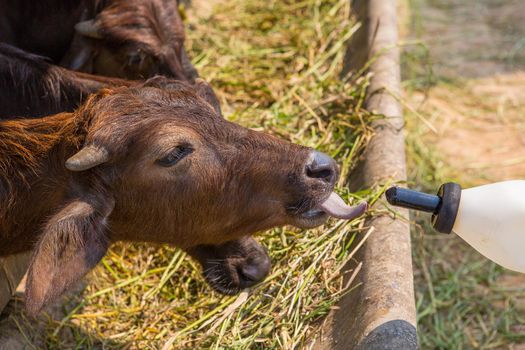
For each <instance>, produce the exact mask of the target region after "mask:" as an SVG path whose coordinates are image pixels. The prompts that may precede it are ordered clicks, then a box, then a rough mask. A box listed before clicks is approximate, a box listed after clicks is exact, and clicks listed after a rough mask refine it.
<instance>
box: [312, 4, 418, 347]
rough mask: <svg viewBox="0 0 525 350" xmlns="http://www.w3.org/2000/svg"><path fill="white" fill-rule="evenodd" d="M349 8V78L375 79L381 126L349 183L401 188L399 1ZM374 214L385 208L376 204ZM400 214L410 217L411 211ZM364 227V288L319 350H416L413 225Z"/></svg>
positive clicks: (335, 318) (326, 331)
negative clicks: (352, 74) (354, 26)
mask: <svg viewBox="0 0 525 350" xmlns="http://www.w3.org/2000/svg"><path fill="white" fill-rule="evenodd" d="M352 8H353V11H352V12H353V14H354V15H356V16H357V17H358V20H359V21H360V22H361V28H360V29H359V31H358V32H357V33H356V35H355V36H354V37H353V38H352V41H351V42H350V44H349V47H348V50H347V56H346V57H347V59H346V64H345V71H350V70H352V71H359V70H362V69H364V68H366V70H367V71H368V72H370V73H372V76H371V80H370V86H369V88H368V91H367V95H368V96H367V99H366V108H367V109H368V110H369V111H371V112H374V113H377V114H381V115H383V116H384V118H382V119H380V120H378V121H376V122H374V124H373V125H372V126H373V128H374V131H375V134H374V137H373V139H372V140H371V142H370V144H369V146H368V148H367V150H366V152H365V155H364V160H363V162H362V163H361V164H360V165H359V166H358V169H357V170H356V171H355V173H354V174H353V177H352V178H351V179H350V183H351V186H352V187H354V188H355V189H357V188H360V187H373V186H376V185H381V184H385V183H387V182H403V181H405V180H406V164H405V148H404V137H403V124H404V120H403V115H402V109H401V107H400V105H399V103H398V101H397V100H396V98H395V97H394V96H393V94H394V95H398V96H399V95H400V92H401V84H400V68H399V49H398V47H397V44H398V34H397V14H396V10H397V8H396V1H395V0H354V1H352ZM367 64H368V66H366V65H367ZM343 73H346V72H343ZM374 209H378V210H381V209H384V206H383V205H382V204H381V203H377V204H376V205H375V207H374ZM384 212H385V213H386V211H384ZM399 213H400V214H401V215H402V216H405V217H408V211H406V210H400V211H399ZM367 225H368V226H373V227H374V228H375V231H374V233H372V235H370V237H369V238H368V239H367V241H366V242H365V243H364V245H363V247H362V248H361V249H360V251H359V253H358V254H357V255H358V256H357V257H356V259H357V260H358V261H361V262H362V263H363V266H362V269H361V271H360V272H359V274H358V278H357V281H358V282H360V284H361V285H360V286H359V287H358V288H357V289H356V290H355V291H353V292H351V293H349V294H347V295H346V296H345V297H343V299H342V300H341V301H340V302H339V304H338V309H336V310H334V311H332V312H331V313H330V315H329V316H328V319H327V320H326V322H325V324H324V327H323V329H322V335H321V337H320V339H319V340H318V341H317V343H316V344H315V346H314V348H315V349H317V350H321V349H337V350H339V349H340V350H343V349H345V350H346V349H404V350H413V349H414V350H415V349H418V343H417V333H416V308H415V301H414V286H413V272H412V255H411V244H410V227H409V224H408V222H406V221H403V220H399V219H395V218H393V217H392V216H390V215H387V214H384V215H379V216H375V217H374V218H372V219H370V220H369V221H368V223H367ZM354 267H355V266H352V265H349V266H347V269H348V270H350V269H353V268H354Z"/></svg>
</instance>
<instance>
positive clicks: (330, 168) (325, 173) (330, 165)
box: [306, 151, 337, 185]
mask: <svg viewBox="0 0 525 350" xmlns="http://www.w3.org/2000/svg"><path fill="white" fill-rule="evenodd" d="M306 176H308V177H310V178H314V179H319V180H322V181H325V182H327V183H329V184H331V185H333V184H334V183H335V180H336V178H337V165H336V163H335V160H333V159H332V157H330V156H329V155H328V154H325V153H322V152H318V151H313V152H312V154H311V156H310V158H309V162H308V164H307V165H306Z"/></svg>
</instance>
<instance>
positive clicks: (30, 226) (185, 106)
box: [0, 78, 366, 314]
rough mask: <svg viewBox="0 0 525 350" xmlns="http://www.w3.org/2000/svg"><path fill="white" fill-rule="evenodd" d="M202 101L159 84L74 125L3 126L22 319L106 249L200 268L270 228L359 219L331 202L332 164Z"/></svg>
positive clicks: (106, 92) (6, 235)
mask: <svg viewBox="0 0 525 350" xmlns="http://www.w3.org/2000/svg"><path fill="white" fill-rule="evenodd" d="M209 89H210V88H209V86H208V85H207V84H205V83H198V84H196V85H194V86H190V85H188V84H186V83H182V82H180V81H170V80H166V79H161V78H156V79H152V80H150V81H148V82H146V83H145V84H143V85H141V86H136V87H121V88H113V89H103V90H101V91H100V92H99V93H96V94H93V95H91V96H90V97H89V98H88V100H87V101H86V102H85V104H83V105H82V106H81V107H80V108H79V109H77V110H76V111H75V112H73V113H61V114H57V115H53V116H48V117H45V118H40V119H38V118H33V119H16V120H7V121H0V240H1V241H0V242H1V244H0V255H6V254H11V253H16V252H22V251H26V250H30V249H32V248H34V255H33V258H32V262H31V265H30V269H29V275H28V282H27V290H26V298H27V299H26V306H27V308H28V310H29V312H30V313H32V314H35V313H37V312H38V311H39V310H40V309H41V308H42V307H43V306H44V305H45V304H47V303H49V302H52V301H53V300H55V299H56V298H57V297H58V296H59V295H60V294H61V293H63V291H64V290H66V289H67V288H68V287H69V286H70V285H72V284H73V283H74V282H75V281H77V280H78V279H79V278H81V277H82V276H83V275H84V274H86V273H87V272H88V271H89V270H90V269H92V268H93V267H94V266H95V265H96V264H97V263H98V262H99V261H100V259H101V258H102V257H103V256H104V254H105V253H106V250H107V249H108V246H109V244H110V242H112V241H118V240H125V241H147V242H158V243H170V244H174V245H176V246H179V247H181V248H182V249H184V250H186V251H188V252H189V253H190V254H193V255H195V256H199V255H200V254H202V249H203V248H204V249H206V247H209V246H213V247H218V246H221V245H224V244H228V243H227V242H231V241H232V240H238V242H242V240H243V239H247V237H249V235H250V234H253V233H255V232H258V231H261V230H265V229H268V228H271V227H274V226H280V225H286V224H291V225H295V226H298V227H303V228H309V227H314V226H317V225H320V224H322V223H323V222H325V221H326V219H327V217H328V215H332V216H336V217H340V218H345V219H351V218H353V217H356V216H358V215H361V214H362V213H363V212H364V210H365V208H366V204H361V205H359V206H357V207H348V206H347V205H346V204H344V202H343V201H342V200H341V198H340V197H338V196H337V195H335V194H334V193H333V188H334V183H335V181H336V179H337V177H338V171H337V167H336V165H335V163H334V161H333V160H332V159H331V158H330V157H328V156H326V155H324V154H322V153H319V152H316V151H314V150H312V149H309V148H306V147H302V146H298V145H294V144H291V143H289V142H286V141H283V140H280V139H278V138H275V137H273V136H270V135H267V134H264V133H260V132H256V131H253V130H249V129H246V128H243V127H241V126H239V125H236V124H233V123H231V122H228V121H226V120H225V119H223V118H222V117H221V115H220V114H218V113H217V111H216V109H215V108H213V106H212V105H211V103H213V101H209V100H208V96H209V95H208V92H209ZM210 102H211V103H210ZM230 248H232V249H235V247H234V246H233V247H230ZM232 268H235V266H232ZM231 284H232V286H233V283H231ZM219 288H222V289H224V290H226V291H229V290H230V288H233V289H235V288H238V287H235V286H233V287H231V286H230V285H228V284H224V285H220V286H219Z"/></svg>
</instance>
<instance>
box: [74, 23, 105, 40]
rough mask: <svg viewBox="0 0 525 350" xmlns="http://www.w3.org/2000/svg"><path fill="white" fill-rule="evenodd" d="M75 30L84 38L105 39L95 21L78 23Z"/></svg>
mask: <svg viewBox="0 0 525 350" xmlns="http://www.w3.org/2000/svg"><path fill="white" fill-rule="evenodd" d="M75 30H76V31H77V32H78V33H79V34H82V35H83V36H87V37H88V38H93V39H102V38H104V36H103V35H102V31H101V30H100V26H99V25H98V24H97V22H96V21H95V20H94V19H90V20H87V21H82V22H78V23H77V24H75Z"/></svg>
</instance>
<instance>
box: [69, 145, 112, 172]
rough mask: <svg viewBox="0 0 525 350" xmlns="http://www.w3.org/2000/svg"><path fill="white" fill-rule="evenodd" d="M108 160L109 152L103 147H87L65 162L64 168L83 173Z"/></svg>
mask: <svg viewBox="0 0 525 350" xmlns="http://www.w3.org/2000/svg"><path fill="white" fill-rule="evenodd" d="M108 159H109V152H108V150H107V149H106V148H104V147H99V146H95V145H89V146H85V147H84V148H82V149H81V150H80V151H78V152H77V153H76V154H75V155H73V156H72V157H71V158H69V159H68V160H67V161H66V168H67V169H69V170H71V171H84V170H88V169H91V168H93V167H96V166H97V165H100V164H102V163H105V162H107V161H108Z"/></svg>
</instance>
